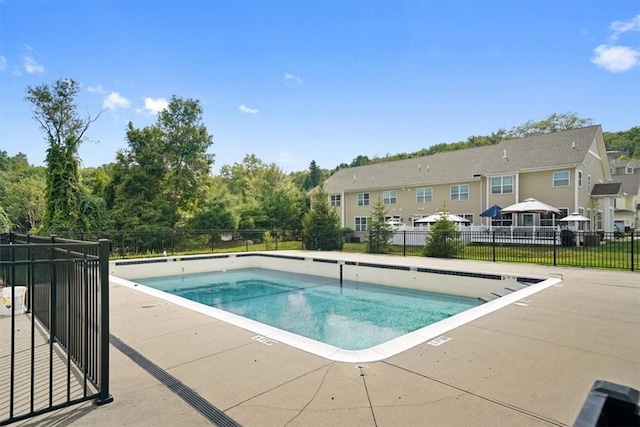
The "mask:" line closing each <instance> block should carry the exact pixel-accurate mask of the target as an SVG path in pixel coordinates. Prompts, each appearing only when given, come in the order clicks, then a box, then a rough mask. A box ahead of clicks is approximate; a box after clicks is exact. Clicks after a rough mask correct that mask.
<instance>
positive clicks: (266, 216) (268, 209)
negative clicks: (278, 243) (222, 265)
mask: <svg viewBox="0 0 640 427" xmlns="http://www.w3.org/2000/svg"><path fill="white" fill-rule="evenodd" d="M220 172H221V176H222V178H223V181H224V182H225V183H226V185H227V186H228V188H229V191H231V192H232V193H234V194H237V195H238V196H239V197H240V198H241V207H240V215H239V216H240V221H239V224H238V227H239V228H241V229H249V228H266V229H274V228H278V229H300V226H301V217H302V213H303V212H304V210H305V200H304V194H303V193H302V192H301V190H300V189H299V188H298V187H297V186H296V185H295V184H294V183H293V182H292V180H291V178H290V177H289V176H288V175H287V174H285V173H284V172H283V171H282V169H281V168H279V167H278V166H277V165H275V164H273V163H272V164H265V163H263V162H262V161H261V160H260V159H259V158H257V157H256V156H255V155H247V156H245V158H244V160H243V162H242V163H235V164H234V165H232V166H229V165H224V166H223V167H222V168H221V169H220Z"/></svg>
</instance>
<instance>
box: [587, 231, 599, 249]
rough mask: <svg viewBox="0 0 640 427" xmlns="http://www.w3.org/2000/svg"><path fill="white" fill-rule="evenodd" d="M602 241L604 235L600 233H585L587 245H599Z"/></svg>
mask: <svg viewBox="0 0 640 427" xmlns="http://www.w3.org/2000/svg"><path fill="white" fill-rule="evenodd" d="M601 241H602V237H600V235H599V234H598V233H587V234H585V235H584V245H585V246H599V245H600V242H601Z"/></svg>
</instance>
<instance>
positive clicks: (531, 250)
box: [126, 239, 640, 270]
mask: <svg viewBox="0 0 640 427" xmlns="http://www.w3.org/2000/svg"><path fill="white" fill-rule="evenodd" d="M634 245H635V246H634V248H633V249H634V258H635V263H634V268H635V270H640V240H635V241H634ZM180 246H181V247H179V248H176V249H175V250H174V251H173V252H170V251H168V252H169V253H168V255H195V254H204V253H230V252H247V251H274V250H300V249H302V243H301V242H300V241H299V240H291V241H279V242H277V245H276V243H275V242H267V243H265V242H260V243H257V242H256V243H253V242H251V241H242V240H237V241H231V242H216V243H215V244H213V245H212V244H207V243H205V242H204V241H203V242H192V244H191V245H187V244H185V245H180ZM367 250H368V249H367V244H366V243H345V244H344V247H343V248H342V251H343V252H352V253H367ZM422 250H423V247H422V246H406V247H403V246H401V245H390V246H389V247H388V248H387V252H386V253H387V254H389V255H397V256H423V255H422ZM161 255H162V254H161V253H158V252H146V253H130V254H128V255H127V256H126V258H140V257H158V256H161ZM457 258H459V259H468V260H477V261H494V260H495V261H497V262H521V263H533V264H542V265H554V247H553V246H513V245H504V246H496V247H495V248H494V247H492V246H491V245H466V246H464V247H463V250H462V253H461V254H460V256H458V257H457ZM555 265H558V266H574V267H590V268H614V269H624V270H630V269H631V241H630V240H628V239H627V240H618V241H613V242H607V243H603V244H601V245H598V246H580V247H575V246H569V247H567V246H555Z"/></svg>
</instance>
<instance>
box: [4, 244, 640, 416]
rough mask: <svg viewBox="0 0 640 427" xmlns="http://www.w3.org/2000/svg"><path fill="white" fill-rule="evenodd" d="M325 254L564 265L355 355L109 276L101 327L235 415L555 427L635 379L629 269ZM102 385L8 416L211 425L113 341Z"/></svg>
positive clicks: (510, 267) (508, 268)
mask: <svg viewBox="0 0 640 427" xmlns="http://www.w3.org/2000/svg"><path fill="white" fill-rule="evenodd" d="M279 253H284V251H282V252H279ZM287 253H288V254H296V255H298V254H300V252H298V251H287ZM303 254H304V253H303ZM306 254H308V253H306ZM314 254H316V253H314ZM322 256H325V257H336V258H339V259H347V258H348V259H352V260H365V259H367V260H371V257H374V258H375V260H376V262H385V263H396V264H404V265H418V266H429V267H435V268H438V267H441V268H446V269H457V270H474V271H479V272H491V273H496V272H500V273H518V274H531V275H545V276H547V275H551V276H554V277H558V276H562V278H563V282H562V283H560V284H559V285H556V286H552V287H550V288H548V289H546V290H544V291H542V292H540V293H537V294H535V295H533V296H532V297H530V298H528V300H530V301H529V302H528V303H527V305H510V306H508V307H505V308H503V309H501V310H499V311H497V312H494V313H491V314H489V315H487V316H484V317H482V318H480V319H478V320H475V321H473V322H471V323H468V324H466V325H464V326H461V327H458V328H456V329H454V330H451V331H449V332H448V333H446V336H447V337H449V338H451V340H450V341H448V342H446V343H444V344H442V345H440V346H437V347H436V346H432V345H429V344H427V343H425V344H422V345H419V346H417V347H414V348H412V349H410V350H408V351H405V352H403V353H401V354H399V355H397V356H393V357H391V358H389V359H386V360H384V361H381V362H373V363H366V364H359V365H358V364H349V363H342V362H333V361H330V360H326V359H323V358H321V357H319V356H315V355H312V354H309V353H306V352H303V351H301V350H298V349H295V348H292V347H289V346H287V345H285V344H282V343H278V344H275V345H271V346H268V345H265V344H263V343H260V342H257V341H255V340H252V339H251V337H253V336H254V335H255V334H254V333H252V332H250V331H246V330H243V329H240V328H237V327H235V326H231V325H228V324H226V323H223V322H220V321H218V320H215V319H212V318H210V317H207V316H205V315H202V314H199V313H195V312H192V311H189V310H187V309H185V308H182V307H179V306H176V305H171V304H165V303H163V301H162V300H159V299H156V298H153V297H151V296H149V295H146V294H143V293H139V292H137V291H135V290H131V289H129V288H125V287H122V286H116V285H114V284H112V287H111V333H112V335H114V336H115V337H117V338H118V339H120V340H121V341H122V342H124V343H126V344H127V345H129V346H130V347H132V348H134V349H135V350H137V351H138V352H140V353H141V354H142V355H144V356H145V357H146V358H148V359H149V360H151V361H152V362H153V363H155V364H156V365H158V366H159V367H161V368H163V369H164V370H166V371H167V372H168V373H169V374H171V375H172V376H173V377H175V378H176V379H178V380H180V381H181V382H182V383H183V384H184V385H185V386H187V387H189V388H191V389H193V390H194V391H195V392H197V393H198V394H199V395H200V396H202V397H203V398H205V399H206V400H207V401H209V402H210V403H211V404H212V405H214V406H215V407H217V408H218V409H220V410H221V411H224V413H225V414H226V415H228V416H229V417H231V418H233V419H234V420H235V421H236V422H238V423H239V424H241V425H244V426H285V425H286V426H323V425H332V426H333V425H348V426H399V425H403V426H405V425H406V426H418V425H432V426H467V425H469V426H470V425H472V426H529V425H532V426H533V425H536V426H545V425H560V426H562V425H572V424H573V422H574V421H575V418H576V416H577V415H578V412H579V411H580V409H581V407H582V404H583V403H584V401H585V399H586V397H587V393H588V392H589V390H590V389H591V386H592V385H593V383H594V381H595V380H598V379H603V380H608V381H611V382H615V383H620V384H624V385H627V386H630V387H633V388H636V389H640V274H639V273H637V272H635V273H634V272H620V271H603V270H590V269H581V268H556V267H548V266H537V265H523V264H502V263H484V262H471V261H459V260H446V259H433V258H399V257H387V256H382V255H364V254H344V253H322ZM110 391H111V393H112V394H113V396H114V402H113V403H110V404H107V405H104V406H101V407H96V406H93V405H91V404H89V403H87V404H83V405H77V406H74V407H70V408H66V409H64V410H60V411H56V412H53V413H50V414H46V415H44V416H40V417H37V418H34V419H31V420H27V421H23V422H19V423H15V425H16V426H18V425H19V426H30V425H33V426H35V425H37V426H42V425H48V426H58V425H74V426H85V425H92V426H137V425H140V426H144V425H154V426H175V425H182V426H198V425H211V424H210V423H209V422H208V421H207V420H206V419H205V418H204V417H202V416H201V415H200V414H199V413H198V412H197V411H196V410H195V409H193V408H192V407H191V406H189V405H188V404H187V403H185V402H184V401H183V400H182V399H180V398H179V397H178V396H177V395H176V394H174V393H173V392H172V391H170V390H169V389H168V388H167V387H165V386H164V385H163V384H161V383H160V382H159V381H157V380H156V379H155V378H154V377H152V376H151V375H149V374H148V373H147V372H146V371H145V370H143V369H142V368H141V367H139V366H138V365H136V364H135V363H133V362H132V361H131V359H129V358H128V357H127V356H125V355H124V354H122V353H121V352H120V351H119V350H117V349H116V348H115V347H113V346H112V347H111V384H110Z"/></svg>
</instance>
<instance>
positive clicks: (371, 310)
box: [136, 268, 483, 350]
mask: <svg viewBox="0 0 640 427" xmlns="http://www.w3.org/2000/svg"><path fill="white" fill-rule="evenodd" d="M136 282H137V283H141V284H143V285H146V286H149V287H152V288H154V289H158V290H162V291H165V292H168V293H171V294H173V295H177V296H179V297H183V298H186V299H188V300H190V301H195V302H198V303H201V304H205V305H207V306H210V307H214V308H217V309H221V310H224V311H228V312H231V313H234V314H237V315H239V316H243V317H246V318H249V319H252V320H255V321H257V322H261V323H265V324H267V325H270V326H273V327H275V328H278V329H282V330H285V331H288V332H291V333H294V334H298V335H301V336H303V337H307V338H310V339H313V340H315V341H320V342H323V343H326V344H330V345H333V346H336V347H339V348H341V349H344V350H365V349H368V348H370V347H373V346H376V345H378V344H382V343H384V342H386V341H389V340H392V339H394V338H398V337H400V336H402V335H405V334H407V333H409V332H413V331H415V330H418V329H420V328H423V327H425V326H427V325H430V324H433V323H436V322H438V321H440V320H443V319H446V318H448V317H451V316H453V315H455V314H458V313H460V312H462V311H465V310H468V309H470V308H473V307H476V306H478V305H480V304H482V303H483V302H482V301H481V300H479V299H477V298H471V297H462V296H457V295H449V294H441V293H434V292H425V291H416V290H411V289H402V288H394V287H389V286H381V285H374V284H369V283H360V282H352V281H343V282H342V283H341V282H340V281H339V280H338V279H335V278H324V277H318V276H309V275H302V274H298V273H287V272H280V271H274V270H267V269H262V268H250V269H242V270H231V271H223V272H221V271H218V272H211V273H198V274H189V275H179V276H169V277H158V278H141V279H136Z"/></svg>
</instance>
